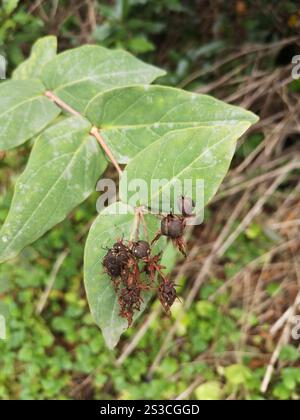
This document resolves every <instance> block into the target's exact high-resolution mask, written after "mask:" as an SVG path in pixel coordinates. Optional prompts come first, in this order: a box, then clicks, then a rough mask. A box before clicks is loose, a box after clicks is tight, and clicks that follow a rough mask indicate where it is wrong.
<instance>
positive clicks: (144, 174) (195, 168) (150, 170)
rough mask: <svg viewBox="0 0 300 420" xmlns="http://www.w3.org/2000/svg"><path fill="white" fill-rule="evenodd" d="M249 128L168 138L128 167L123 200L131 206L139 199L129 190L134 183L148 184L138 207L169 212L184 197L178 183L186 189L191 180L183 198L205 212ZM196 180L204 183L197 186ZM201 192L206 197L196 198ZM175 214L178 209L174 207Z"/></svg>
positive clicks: (183, 133) (193, 132) (192, 130)
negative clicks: (155, 182)
mask: <svg viewBox="0 0 300 420" xmlns="http://www.w3.org/2000/svg"><path fill="white" fill-rule="evenodd" d="M249 125H250V123H245V122H241V123H238V124H236V125H235V126H231V127H230V126H221V125H219V126H211V127H209V126H208V127H200V126H199V127H196V128H188V129H183V130H177V131H174V132H171V133H169V134H166V135H165V136H164V137H162V138H161V139H160V140H157V141H156V142H154V143H152V144H151V145H150V146H148V147H146V148H145V149H144V150H142V151H141V152H140V153H139V154H137V155H136V156H135V158H133V159H132V160H131V162H130V163H129V164H128V165H127V167H126V171H125V172H124V174H123V177H122V178H121V183H120V197H121V199H122V200H123V201H124V202H130V199H131V198H136V194H137V193H136V192H133V191H130V188H128V187H130V183H131V181H133V180H135V179H141V180H143V181H145V182H146V183H147V195H145V194H144V193H140V194H139V196H138V197H139V200H138V201H137V203H136V204H135V205H146V206H147V207H149V208H151V209H152V210H155V211H156V210H158V209H162V208H165V207H164V206H166V209H168V207H169V206H170V205H172V204H171V203H175V204H176V202H177V198H178V194H179V195H181V193H180V191H179V193H178V190H177V185H179V184H178V181H180V182H181V183H182V185H184V182H185V181H186V180H191V181H192V183H191V189H190V191H189V192H188V194H184V195H188V196H189V197H191V198H193V200H195V201H197V204H200V207H199V209H198V210H202V209H203V206H204V205H206V204H207V203H208V202H209V201H210V200H211V198H212V197H213V196H214V195H215V193H216V192H217V190H218V188H219V186H220V184H221V182H222V180H223V178H224V176H225V175H226V173H227V171H228V168H229V165H230V162H231V159H232V157H233V154H234V151H235V144H236V140H237V139H238V137H240V136H241V135H242V134H243V133H244V132H245V131H246V130H247V128H248V127H249ZM153 180H166V181H165V183H164V184H163V185H162V186H160V187H154V186H153ZM197 180H199V181H201V183H199V184H197V183H196V181H197ZM200 188H201V189H203V197H202V196H199V195H197V194H198V193H199V190H200ZM168 190H169V191H170V194H169V193H168V194H165V195H164V197H163V196H162V193H166V192H168ZM182 192H184V191H182ZM199 200H201V203H199ZM162 203H163V204H162ZM131 204H132V205H134V203H131ZM158 205H159V207H158ZM173 210H174V211H176V210H177V208H174V206H173Z"/></svg>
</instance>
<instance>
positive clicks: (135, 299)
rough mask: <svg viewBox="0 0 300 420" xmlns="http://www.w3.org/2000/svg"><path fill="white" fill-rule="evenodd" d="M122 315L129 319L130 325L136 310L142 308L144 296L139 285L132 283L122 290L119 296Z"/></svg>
mask: <svg viewBox="0 0 300 420" xmlns="http://www.w3.org/2000/svg"><path fill="white" fill-rule="evenodd" d="M118 300H119V306H120V316H121V317H123V318H126V319H127V322H128V326H130V325H131V324H132V318H133V314H134V311H135V310H136V311H140V310H141V304H142V302H143V298H142V296H141V288H140V287H139V285H132V286H131V287H126V288H123V289H122V290H121V293H120V296H119V299H118Z"/></svg>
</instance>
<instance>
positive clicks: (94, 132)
mask: <svg viewBox="0 0 300 420" xmlns="http://www.w3.org/2000/svg"><path fill="white" fill-rule="evenodd" d="M45 96H47V98H49V99H50V100H51V101H52V102H54V103H56V105H58V106H59V107H60V108H62V109H63V110H65V111H67V112H69V113H70V114H71V115H74V116H75V117H81V118H84V117H83V116H82V115H81V114H80V112H78V111H76V110H75V109H74V108H72V107H71V106H70V105H68V104H67V103H66V102H64V101H63V100H61V99H60V98H59V97H58V96H56V95H54V93H52V92H50V91H49V90H47V91H46V92H45ZM90 134H91V135H92V136H94V137H95V138H96V140H97V141H98V143H99V144H100V146H101V147H102V149H103V150H104V152H105V153H106V155H107V156H108V157H109V159H110V160H111V162H112V164H113V165H114V167H115V168H116V170H117V171H118V174H119V176H121V175H122V170H121V168H120V166H119V164H118V162H117V160H116V159H115V157H114V155H113V153H112V151H111V150H110V148H109V147H108V145H107V144H106V142H105V140H104V139H103V137H102V136H101V134H100V132H99V130H98V128H97V127H92V129H91V131H90Z"/></svg>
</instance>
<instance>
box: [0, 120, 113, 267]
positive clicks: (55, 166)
mask: <svg viewBox="0 0 300 420" xmlns="http://www.w3.org/2000/svg"><path fill="white" fill-rule="evenodd" d="M90 127H91V126H90V124H89V122H88V121H86V120H85V119H83V118H82V119H81V118H78V117H75V118H74V117H72V118H68V119H65V120H63V121H61V122H59V123H58V124H56V125H54V126H52V127H50V128H48V129H47V130H46V131H45V132H44V133H43V134H41V135H40V137H39V138H38V139H37V140H36V142H35V145H34V147H33V150H32V153H31V156H30V159H29V162H28V165H27V167H26V169H25V171H24V173H23V174H22V175H21V176H20V178H19V179H18V181H17V184H16V187H15V193H14V197H13V201H12V205H11V208H10V211H9V214H8V217H7V219H6V221H5V223H4V225H3V227H2V229H1V230H0V262H2V261H4V260H7V259H9V258H12V257H14V256H15V255H16V254H17V253H18V252H20V251H21V250H22V249H23V248H24V247H25V246H26V245H28V244H30V243H32V242H33V241H35V240H36V239H38V238H39V237H40V236H42V235H43V234H44V233H45V232H47V231H48V230H49V229H50V228H51V227H52V226H54V225H56V224H57V223H59V222H60V221H62V220H63V219H64V218H65V217H66V216H67V215H68V213H69V212H70V211H71V210H72V209H74V207H76V206H77V205H78V204H80V203H81V202H82V201H83V200H85V199H86V198H87V197H88V196H89V195H90V194H91V192H92V191H93V190H95V186H96V182H97V180H98V178H99V177H100V175H101V174H102V173H103V172H104V170H105V168H106V166H107V161H106V159H105V157H104V155H103V153H102V151H101V149H100V147H99V145H98V143H97V141H96V139H95V138H94V137H92V136H90V135H89V130H90Z"/></svg>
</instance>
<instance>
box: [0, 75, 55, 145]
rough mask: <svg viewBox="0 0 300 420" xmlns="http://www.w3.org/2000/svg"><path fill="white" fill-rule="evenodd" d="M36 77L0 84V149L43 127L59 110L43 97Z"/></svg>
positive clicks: (21, 140)
mask: <svg viewBox="0 0 300 420" xmlns="http://www.w3.org/2000/svg"><path fill="white" fill-rule="evenodd" d="M44 91H45V88H44V86H43V85H42V83H41V82H39V81H38V80H14V81H8V82H5V83H1V84H0V150H8V149H11V148H13V147H16V146H18V145H20V144H22V143H24V142H25V141H26V140H29V139H30V138H31V137H33V136H34V135H36V134H38V133H39V132H40V131H41V130H43V129H44V128H45V127H46V126H47V125H48V124H49V123H50V122H51V121H53V120H54V119H55V118H56V117H57V116H58V115H59V114H60V109H59V108H58V107H57V106H56V105H54V104H53V103H52V102H51V101H49V99H47V98H46V97H45V96H44Z"/></svg>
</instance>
